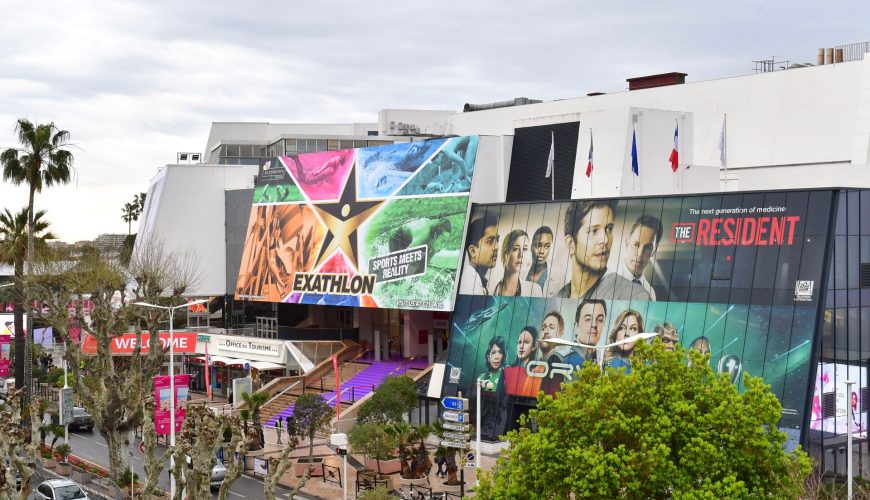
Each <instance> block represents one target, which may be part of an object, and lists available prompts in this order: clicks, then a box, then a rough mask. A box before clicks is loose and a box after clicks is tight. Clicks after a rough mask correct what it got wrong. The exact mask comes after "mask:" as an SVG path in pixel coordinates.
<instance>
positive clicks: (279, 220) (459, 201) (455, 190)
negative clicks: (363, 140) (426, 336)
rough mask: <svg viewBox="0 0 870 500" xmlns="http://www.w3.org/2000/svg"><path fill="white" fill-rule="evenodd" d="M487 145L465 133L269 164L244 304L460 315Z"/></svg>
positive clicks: (261, 185)
mask: <svg viewBox="0 0 870 500" xmlns="http://www.w3.org/2000/svg"><path fill="white" fill-rule="evenodd" d="M477 146H478V138H477V137H476V136H464V137H453V138H442V139H432V140H428V141H422V142H409V143H401V144H393V145H388V146H380V147H370V148H361V149H348V150H341V151H326V152H321V153H309V154H300V155H294V156H283V157H280V158H273V159H271V160H269V161H267V162H265V163H264V164H263V165H261V167H260V172H259V175H258V177H257V183H256V187H255V189H254V200H253V202H254V205H253V208H252V209H251V217H250V221H249V223H248V232H247V235H246V239H245V247H244V250H243V252H242V265H241V268H240V271H239V279H238V282H237V285H236V297H237V298H239V299H248V300H261V301H270V302H289V303H297V304H329V305H343V306H356V307H382V308H401V309H425V310H442V311H443V310H450V309H451V308H452V298H453V291H454V289H455V286H456V274H457V272H456V270H457V268H458V266H459V260H460V254H461V251H460V246H461V244H462V236H463V230H464V228H465V221H466V216H467V213H468V200H469V192H470V189H471V181H472V177H473V174H474V164H475V160H476V157H477Z"/></svg>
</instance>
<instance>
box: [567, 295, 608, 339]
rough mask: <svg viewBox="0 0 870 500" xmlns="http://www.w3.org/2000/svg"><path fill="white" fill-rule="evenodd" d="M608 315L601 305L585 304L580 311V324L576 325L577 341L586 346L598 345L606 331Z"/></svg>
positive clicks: (575, 334)
mask: <svg viewBox="0 0 870 500" xmlns="http://www.w3.org/2000/svg"><path fill="white" fill-rule="evenodd" d="M605 316H606V313H605V312H604V306H602V305H601V304H584V305H583V307H582V308H581V309H580V323H577V324H575V325H574V336H575V337H576V341H577V342H579V343H581V344H586V345H598V341H599V340H601V332H603V331H604V321H605V319H606V318H605Z"/></svg>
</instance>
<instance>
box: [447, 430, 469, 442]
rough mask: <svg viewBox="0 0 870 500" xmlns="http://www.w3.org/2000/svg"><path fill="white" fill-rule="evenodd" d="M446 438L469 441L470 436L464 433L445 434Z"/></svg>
mask: <svg viewBox="0 0 870 500" xmlns="http://www.w3.org/2000/svg"><path fill="white" fill-rule="evenodd" d="M444 437H445V438H446V439H451V440H456V441H468V434H464V433H462V432H445V433H444Z"/></svg>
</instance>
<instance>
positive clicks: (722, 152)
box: [719, 115, 728, 168]
mask: <svg viewBox="0 0 870 500" xmlns="http://www.w3.org/2000/svg"><path fill="white" fill-rule="evenodd" d="M727 119H728V115H725V116H723V117H722V133H721V134H719V164H720V165H721V166H722V167H723V168H724V167H725V123H726V120H727Z"/></svg>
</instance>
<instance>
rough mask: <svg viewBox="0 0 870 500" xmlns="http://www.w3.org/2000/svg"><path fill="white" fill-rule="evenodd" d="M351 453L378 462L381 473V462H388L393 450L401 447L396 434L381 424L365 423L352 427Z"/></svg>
mask: <svg viewBox="0 0 870 500" xmlns="http://www.w3.org/2000/svg"><path fill="white" fill-rule="evenodd" d="M347 441H348V444H349V445H350V449H351V451H353V452H354V453H362V454H363V455H365V456H366V457H369V458H372V459H374V460H375V461H376V462H377V472H378V474H380V473H381V460H388V459H389V458H390V455H391V453H392V452H393V450H395V449H396V447H397V446H399V439H398V438H397V436H396V435H395V434H391V433H390V432H388V431H387V426H386V425H385V424H383V423H381V422H363V423H358V424H356V425H354V426H353V427H351V429H350V432H349V433H348V435H347Z"/></svg>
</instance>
